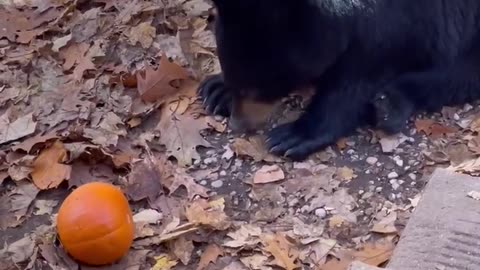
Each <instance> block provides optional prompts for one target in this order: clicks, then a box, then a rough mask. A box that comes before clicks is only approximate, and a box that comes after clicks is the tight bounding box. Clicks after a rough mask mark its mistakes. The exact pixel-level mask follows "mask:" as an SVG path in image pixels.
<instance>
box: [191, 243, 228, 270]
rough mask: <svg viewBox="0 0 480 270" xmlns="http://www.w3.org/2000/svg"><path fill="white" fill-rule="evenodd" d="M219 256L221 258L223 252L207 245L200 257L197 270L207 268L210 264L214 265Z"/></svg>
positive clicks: (213, 245)
mask: <svg viewBox="0 0 480 270" xmlns="http://www.w3.org/2000/svg"><path fill="white" fill-rule="evenodd" d="M219 256H223V250H222V249H221V248H220V247H219V246H217V245H215V244H210V245H208V246H207V248H206V249H205V250H204V251H203V253H202V256H201V257H200V262H199V263H198V266H197V270H203V269H205V268H207V266H208V265H209V264H210V263H213V264H215V262H216V261H217V259H218V257H219Z"/></svg>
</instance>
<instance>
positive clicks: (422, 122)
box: [415, 119, 435, 135]
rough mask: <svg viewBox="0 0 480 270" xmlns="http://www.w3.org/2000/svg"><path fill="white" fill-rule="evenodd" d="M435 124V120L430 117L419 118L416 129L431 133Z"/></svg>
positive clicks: (427, 133)
mask: <svg viewBox="0 0 480 270" xmlns="http://www.w3.org/2000/svg"><path fill="white" fill-rule="evenodd" d="M433 124H435V121H433V120H430V119H418V120H416V121H415V129H416V130H417V131H419V132H423V133H425V134H426V135H430V132H431V131H430V130H431V128H432V126H433Z"/></svg>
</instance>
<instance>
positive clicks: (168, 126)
mask: <svg viewBox="0 0 480 270" xmlns="http://www.w3.org/2000/svg"><path fill="white" fill-rule="evenodd" d="M207 128H208V125H207V123H206V122H205V119H204V118H201V119H195V118H193V116H192V115H190V114H188V115H177V114H174V113H172V114H170V115H169V116H168V115H167V116H164V117H162V119H161V120H160V123H159V124H158V126H157V127H156V129H157V130H159V131H160V132H161V135H160V143H161V144H163V145H165V147H166V148H167V154H168V155H169V156H173V157H175V158H176V159H177V161H178V163H179V165H181V166H187V165H191V164H192V163H193V161H194V160H200V155H199V154H198V152H197V147H198V146H204V147H211V144H210V143H209V142H208V141H206V140H205V139H204V138H203V137H202V136H201V135H200V130H203V129H207Z"/></svg>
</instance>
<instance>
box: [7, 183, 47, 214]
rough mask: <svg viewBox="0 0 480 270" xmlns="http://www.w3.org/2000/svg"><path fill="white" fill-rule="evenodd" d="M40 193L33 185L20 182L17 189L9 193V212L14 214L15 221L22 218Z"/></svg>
mask: <svg viewBox="0 0 480 270" xmlns="http://www.w3.org/2000/svg"><path fill="white" fill-rule="evenodd" d="M39 192H40V190H39V189H38V188H36V187H35V186H34V185H33V184H31V183H27V182H22V183H18V184H17V187H16V188H15V189H14V190H13V191H12V192H11V193H10V195H9V197H10V202H11V206H10V211H12V212H13V213H14V214H15V217H16V218H17V220H19V219H20V218H22V217H24V216H25V215H26V214H27V212H28V210H29V207H30V205H31V204H32V202H33V201H34V200H35V198H36V197H37V194H38V193H39Z"/></svg>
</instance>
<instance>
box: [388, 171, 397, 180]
mask: <svg viewBox="0 0 480 270" xmlns="http://www.w3.org/2000/svg"><path fill="white" fill-rule="evenodd" d="M387 177H388V178H389V179H394V178H398V173H396V172H391V173H389V174H388V175H387Z"/></svg>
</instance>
